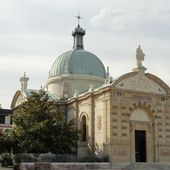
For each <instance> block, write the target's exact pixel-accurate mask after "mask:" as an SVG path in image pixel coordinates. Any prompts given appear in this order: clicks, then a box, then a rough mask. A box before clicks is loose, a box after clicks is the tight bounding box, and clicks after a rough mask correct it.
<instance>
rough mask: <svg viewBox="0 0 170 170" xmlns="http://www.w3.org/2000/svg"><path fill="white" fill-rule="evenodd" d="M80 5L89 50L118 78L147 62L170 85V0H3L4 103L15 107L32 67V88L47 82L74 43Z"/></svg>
mask: <svg viewBox="0 0 170 170" xmlns="http://www.w3.org/2000/svg"><path fill="white" fill-rule="evenodd" d="M78 9H79V11H80V15H81V16H82V17H83V19H82V20H81V23H80V24H81V26H82V27H83V28H84V29H85V30H86V35H85V37H84V47H85V50H87V51H90V52H92V53H94V54H96V55H97V56H98V57H99V58H100V59H101V61H102V62H103V63H104V65H105V66H109V67H110V73H111V75H112V76H113V78H116V77H117V76H119V75H122V74H124V73H126V72H130V71H131V70H132V69H133V68H134V67H135V63H136V61H135V51H136V48H137V47H138V45H139V44H140V45H141V47H142V49H143V52H144V53H145V54H146V56H145V61H144V62H143V65H144V66H145V67H146V68H147V71H148V72H150V73H152V74H155V75H157V76H158V77H160V78H161V79H162V80H163V81H165V82H166V83H167V84H168V85H170V62H169V58H170V0H0V78H1V82H0V103H1V104H2V107H3V108H10V104H11V101H12V98H13V96H14V94H15V92H16V91H17V90H18V89H20V82H19V79H20V77H21V76H23V73H24V71H26V74H27V76H28V77H29V78H30V80H29V85H28V86H29V88H33V89H40V87H41V85H42V86H44V85H45V84H46V81H47V78H48V72H49V70H50V68H51V65H52V63H53V62H54V60H55V59H56V58H57V57H58V56H59V55H60V54H62V53H64V52H66V51H68V50H71V49H72V46H73V38H72V36H71V32H72V30H73V29H74V28H75V27H76V26H77V20H76V18H75V15H77V12H78Z"/></svg>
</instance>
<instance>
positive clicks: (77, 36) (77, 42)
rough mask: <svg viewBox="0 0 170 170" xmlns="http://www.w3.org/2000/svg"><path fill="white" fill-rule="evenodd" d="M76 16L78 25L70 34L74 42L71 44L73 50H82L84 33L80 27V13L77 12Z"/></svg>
mask: <svg viewBox="0 0 170 170" xmlns="http://www.w3.org/2000/svg"><path fill="white" fill-rule="evenodd" d="M76 18H77V19H78V26H77V27H76V28H75V29H74V31H73V32H72V36H73V37H74V44H73V49H75V50H83V49H84V45H83V36H84V35H85V34H86V33H85V30H83V28H81V27H80V23H79V22H80V21H79V20H80V19H81V17H80V15H79V14H78V15H77V16H76Z"/></svg>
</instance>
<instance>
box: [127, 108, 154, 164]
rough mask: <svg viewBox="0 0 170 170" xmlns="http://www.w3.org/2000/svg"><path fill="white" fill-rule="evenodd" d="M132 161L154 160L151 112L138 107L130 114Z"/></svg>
mask: <svg viewBox="0 0 170 170" xmlns="http://www.w3.org/2000/svg"><path fill="white" fill-rule="evenodd" d="M130 126H131V161H132V162H153V155H154V154H153V148H154V147H153V141H154V140H153V127H152V119H151V117H150V116H149V114H148V113H147V112H146V111H145V110H143V109H141V108H137V109H135V110H133V111H132V113H131V116H130Z"/></svg>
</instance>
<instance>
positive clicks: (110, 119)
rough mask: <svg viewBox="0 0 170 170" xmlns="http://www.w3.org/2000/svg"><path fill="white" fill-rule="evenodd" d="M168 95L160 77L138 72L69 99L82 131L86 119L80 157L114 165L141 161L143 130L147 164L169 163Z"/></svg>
mask: <svg viewBox="0 0 170 170" xmlns="http://www.w3.org/2000/svg"><path fill="white" fill-rule="evenodd" d="M140 76H142V78H143V79H142V81H139V80H141V79H140ZM142 82H143V83H144V84H142ZM122 84H123V85H122ZM169 92H170V90H169V87H168V86H167V85H166V84H165V83H164V82H163V81H162V80H160V79H159V78H158V77H156V76H154V75H152V74H149V73H144V72H142V73H141V72H140V71H138V72H131V73H128V74H126V75H123V76H122V77H120V78H119V79H117V80H116V81H115V82H112V83H111V84H109V85H105V86H103V87H101V88H99V89H97V90H94V91H92V92H87V93H84V94H83V95H81V96H79V97H75V98H72V99H70V100H69V103H68V106H69V110H70V109H71V110H72V111H73V110H74V113H73V115H74V116H75V117H76V119H77V124H79V126H78V127H79V128H80V129H81V127H82V126H81V123H82V117H83V116H85V117H86V135H87V140H86V141H81V137H80V141H79V148H78V156H80V157H81V156H89V155H91V154H94V155H97V156H107V155H108V156H109V157H110V159H111V160H112V161H113V162H136V161H139V162H140V159H139V160H136V159H137V158H136V156H137V155H136V154H137V153H136V152H137V150H136V148H135V145H137V144H136V143H135V140H136V139H135V133H136V131H139V132H140V131H141V132H144V133H145V139H144V140H145V143H146V144H145V145H146V146H145V150H146V151H145V153H144V154H145V160H144V162H145V161H147V162H159V161H167V162H168V161H170V95H169ZM82 133H83V132H82ZM141 161H142V160H141Z"/></svg>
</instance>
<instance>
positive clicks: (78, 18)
mask: <svg viewBox="0 0 170 170" xmlns="http://www.w3.org/2000/svg"><path fill="white" fill-rule="evenodd" d="M75 17H76V18H77V20H78V26H80V19H82V17H81V16H80V13H79V10H78V15H77V16H75Z"/></svg>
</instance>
